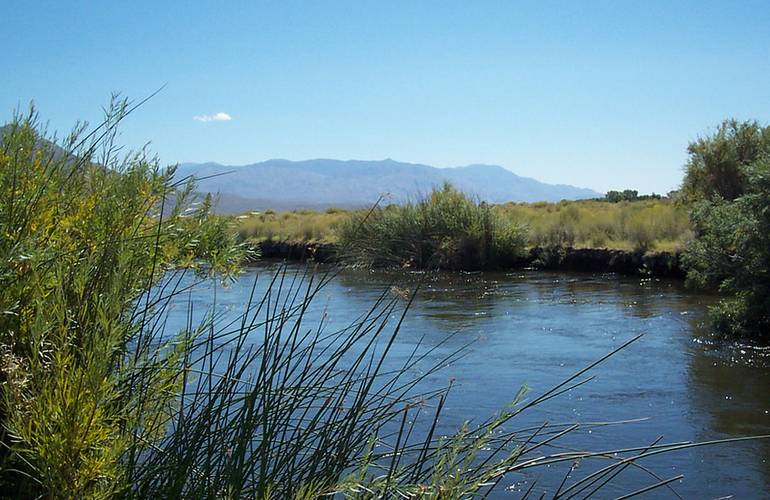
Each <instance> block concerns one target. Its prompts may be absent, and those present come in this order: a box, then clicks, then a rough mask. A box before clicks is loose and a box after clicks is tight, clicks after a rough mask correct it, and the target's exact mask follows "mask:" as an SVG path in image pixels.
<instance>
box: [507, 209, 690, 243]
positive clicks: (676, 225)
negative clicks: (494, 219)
mask: <svg viewBox="0 0 770 500" xmlns="http://www.w3.org/2000/svg"><path fill="white" fill-rule="evenodd" d="M497 209H498V210H499V212H500V213H501V214H502V216H503V217H507V218H512V219H514V220H517V221H524V222H525V223H526V224H527V225H528V227H529V230H530V236H529V243H530V245H532V246H545V247H550V246H576V247H583V248H614V249H620V250H642V251H644V250H652V249H657V250H667V251H679V250H682V249H683V248H684V245H685V244H686V242H687V240H688V239H689V238H690V235H691V231H690V225H689V221H688V218H687V212H686V210H685V209H684V208H682V207H680V206H678V205H677V204H676V203H675V202H674V201H673V200H670V199H662V200H645V201H634V202H628V201H623V202H619V203H608V202H606V201H576V202H561V203H533V204H526V203H508V204H504V205H500V206H498V207H497Z"/></svg>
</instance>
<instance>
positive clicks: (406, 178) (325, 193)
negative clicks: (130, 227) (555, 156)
mask: <svg viewBox="0 0 770 500" xmlns="http://www.w3.org/2000/svg"><path fill="white" fill-rule="evenodd" d="M187 176H194V177H195V178H196V179H197V185H198V187H197V190H198V191H199V192H201V193H212V194H218V195H219V201H218V204H217V211H218V212H220V213H239V212H244V211H248V210H263V209H267V208H272V209H276V210H290V209H301V208H309V209H322V208H328V207H339V208H357V207H366V206H370V205H372V204H373V203H375V202H376V201H377V200H378V198H380V196H384V198H383V203H385V204H387V203H401V202H403V201H405V200H408V199H414V198H417V197H419V196H420V195H421V194H425V193H427V192H430V190H431V189H432V188H433V187H436V186H440V185H441V184H442V183H444V182H445V181H448V182H451V183H452V184H453V185H454V186H456V187H457V188H458V189H460V190H462V191H463V192H465V193H467V194H469V195H471V196H474V197H476V198H478V199H480V200H483V201H487V202H489V203H505V202H509V201H526V202H534V201H560V200H576V199H584V198H596V197H601V196H602V195H601V194H600V193H597V192H596V191H593V190H591V189H585V188H578V187H575V186H569V185H565V184H546V183H543V182H539V181H537V180H535V179H531V178H528V177H521V176H518V175H516V174H514V173H513V172H511V171H510V170H507V169H505V168H503V167H500V166H497V165H468V166H464V167H454V168H436V167H431V166H429V165H420V164H415V163H403V162H398V161H394V160H391V159H386V160H380V161H363V160H347V161H343V160H328V159H316V160H304V161H290V160H280V159H275V160H267V161H264V162H260V163H253V164H250V165H243V166H227V165H221V164H219V163H183V164H181V165H179V167H178V169H177V171H176V174H175V178H176V179H181V178H184V177H187Z"/></svg>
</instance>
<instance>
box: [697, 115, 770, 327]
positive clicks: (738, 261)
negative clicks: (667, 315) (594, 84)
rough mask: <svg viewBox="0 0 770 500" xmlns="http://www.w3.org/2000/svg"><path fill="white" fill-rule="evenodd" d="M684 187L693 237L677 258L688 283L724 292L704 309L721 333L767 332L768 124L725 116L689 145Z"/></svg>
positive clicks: (769, 273) (769, 287)
mask: <svg viewBox="0 0 770 500" xmlns="http://www.w3.org/2000/svg"><path fill="white" fill-rule="evenodd" d="M684 186H685V188H686V190H687V191H688V193H689V195H690V198H689V200H690V218H691V220H692V225H693V232H694V238H693V239H692V241H691V243H690V244H689V247H688V249H687V252H686V253H685V256H684V263H685V265H686V266H687V269H688V275H687V276H688V282H689V283H690V284H691V285H695V286H700V287H707V288H712V289H718V290H720V291H722V292H725V293H727V294H728V295H729V296H728V297H727V298H725V299H723V300H722V302H721V303H720V304H719V305H718V306H716V307H714V308H712V310H711V313H712V319H713V325H714V328H715V330H716V331H717V332H719V333H722V334H726V335H732V336H735V335H738V336H743V337H754V338H758V337H763V338H765V339H766V338H767V335H768V332H770V127H765V128H762V127H759V126H758V125H757V124H756V123H754V122H748V123H736V122H733V121H730V122H725V123H724V124H723V125H722V126H721V127H720V128H719V129H718V131H717V132H716V134H714V136H712V137H710V138H704V139H700V140H699V141H697V142H696V143H694V144H692V145H691V146H690V162H689V165H688V173H687V177H686V178H685V182H684Z"/></svg>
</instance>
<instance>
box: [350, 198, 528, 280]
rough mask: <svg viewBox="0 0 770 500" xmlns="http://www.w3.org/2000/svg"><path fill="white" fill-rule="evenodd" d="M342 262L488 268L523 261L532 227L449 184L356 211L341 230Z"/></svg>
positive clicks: (421, 267)
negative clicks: (404, 199)
mask: <svg viewBox="0 0 770 500" xmlns="http://www.w3.org/2000/svg"><path fill="white" fill-rule="evenodd" d="M338 234H339V242H340V247H341V250H342V257H343V258H344V259H346V260H347V261H348V262H353V263H357V264H363V265H370V266H406V267H415V268H419V269H427V268H441V269H465V270H468V269H483V268H492V267H500V266H504V265H506V264H508V263H510V262H512V261H515V260H516V259H517V258H519V257H520V256H521V255H522V254H523V252H524V249H525V246H526V241H527V236H526V235H527V233H526V228H525V227H524V226H523V225H520V224H518V223H516V222H515V221H511V220H506V219H503V218H502V217H500V216H499V215H498V214H497V213H496V212H495V210H494V209H493V208H492V207H491V206H489V205H487V204H486V203H483V202H481V203H479V202H476V201H474V200H472V199H471V198H470V197H468V196H467V195H465V194H463V193H461V192H460V191H458V190H457V189H455V188H454V187H452V186H451V185H449V184H444V186H443V187H442V188H440V189H434V190H433V191H432V192H431V193H430V194H429V195H428V196H426V197H425V198H423V199H420V200H417V201H414V202H409V203H405V204H404V205H400V206H396V205H391V206H388V207H386V208H379V207H375V208H374V209H373V210H370V211H368V212H356V213H354V214H352V216H351V217H350V218H349V219H348V220H347V221H345V222H344V223H343V224H341V225H340V227H339V233H338Z"/></svg>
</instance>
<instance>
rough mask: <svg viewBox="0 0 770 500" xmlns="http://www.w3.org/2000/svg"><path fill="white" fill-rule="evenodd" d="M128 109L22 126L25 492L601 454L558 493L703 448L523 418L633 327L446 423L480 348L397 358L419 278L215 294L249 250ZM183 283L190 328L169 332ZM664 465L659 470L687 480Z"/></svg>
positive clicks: (424, 489)
mask: <svg viewBox="0 0 770 500" xmlns="http://www.w3.org/2000/svg"><path fill="white" fill-rule="evenodd" d="M131 110H132V108H131V107H129V105H128V103H127V102H126V101H121V100H116V101H115V102H114V104H113V106H112V108H110V111H109V113H108V115H107V118H106V120H105V121H104V123H102V124H100V125H99V126H97V127H96V128H95V129H94V131H92V132H90V133H87V134H83V130H82V129H80V130H79V131H78V133H76V134H73V135H72V136H71V137H70V138H68V139H66V140H65V141H64V143H63V148H62V149H58V148H54V147H52V146H51V145H50V144H48V143H47V142H45V141H43V140H42V139H43V138H44V136H42V135H41V134H40V133H39V132H38V130H39V128H40V127H39V123H38V122H37V120H36V115H35V114H34V113H30V114H28V115H26V116H17V117H16V119H15V120H14V122H13V123H12V124H11V126H10V128H7V129H5V130H4V132H3V141H2V145H1V146H0V147H1V149H0V162H1V165H0V167H2V168H0V189H2V195H3V196H2V199H1V202H0V210H1V211H0V231H2V239H1V240H0V245H1V246H0V251H2V255H3V260H2V264H1V266H2V267H1V268H0V285H1V286H0V311H2V314H0V343H1V344H2V350H1V351H0V362H1V364H0V370H1V372H0V373H1V374H2V413H1V414H0V416H1V417H2V424H3V425H2V429H3V431H2V436H0V437H1V439H2V451H1V452H0V482H1V483H2V484H1V485H2V488H3V491H4V492H5V494H7V495H9V496H10V497H13V498H115V497H118V498H212V499H213V498H297V499H307V498H317V497H320V496H335V495H336V496H339V497H349V498H375V497H376V498H395V497H399V498H403V497H405V496H406V497H407V498H409V497H412V498H414V497H423V498H467V497H469V496H474V495H478V496H481V495H485V494H487V493H489V491H491V489H492V488H494V487H495V486H496V485H498V484H499V482H500V480H501V478H502V477H503V476H504V475H505V474H509V473H513V472H525V471H527V470H530V469H533V468H536V467H543V466H545V465H553V464H562V463H563V464H570V463H574V461H575V460H598V461H601V462H604V463H605V464H606V465H605V466H603V467H601V468H596V469H593V472H587V473H585V474H584V475H583V476H581V477H580V478H578V477H576V476H574V475H573V476H571V478H569V479H568V478H567V477H566V476H565V480H564V481H563V482H562V484H561V486H559V487H558V489H557V490H555V491H551V492H550V495H552V496H554V497H559V496H566V495H568V494H569V495H573V494H578V493H580V494H585V495H586V496H588V495H591V494H594V493H596V491H598V490H600V489H601V488H602V487H604V486H605V485H606V484H607V482H608V481H621V482H622V478H623V476H622V475H621V473H622V472H623V471H624V470H626V469H627V468H628V467H636V468H639V469H640V470H643V471H645V470H646V469H644V467H642V466H641V465H640V464H639V463H638V462H639V460H640V459H642V458H645V457H647V456H652V455H655V454H659V453H663V452H668V451H674V450H678V449H683V448H686V447H689V446H694V445H693V444H692V443H674V444H671V445H661V444H659V443H658V442H657V441H656V442H654V443H652V444H650V445H648V446H640V447H634V448H628V449H624V450H599V451H595V452H590V451H567V452H565V451H564V450H563V449H560V448H554V446H555V445H556V444H557V443H558V442H559V441H560V440H561V439H563V438H564V437H565V436H567V435H569V434H570V433H573V432H576V431H578V430H581V429H586V428H592V427H601V426H604V425H609V424H611V423H609V422H608V423H593V424H580V423H574V424H549V423H547V422H546V423H543V424H542V425H540V426H537V427H534V428H532V427H529V428H523V429H515V425H514V424H515V422H516V420H515V419H516V417H517V416H519V415H521V414H522V413H523V412H525V411H526V412H531V411H533V410H535V409H537V407H538V406H539V405H540V404H541V403H543V402H546V401H548V400H549V399H551V398H554V397H558V396H560V395H562V394H564V393H565V392H568V391H569V390H571V389H573V388H575V387H579V386H581V385H582V384H584V383H585V382H587V381H588V380H590V377H587V376H586V373H587V372H588V370H590V369H591V368H593V367H594V366H595V365H596V364H598V363H600V362H603V361H604V360H605V359H606V358H607V357H609V356H610V355H612V354H615V353H616V352H618V351H620V350H621V349H623V348H625V347H626V346H628V345H629V344H630V343H632V342H634V341H635V340H636V338H634V339H631V340H629V341H628V342H626V343H625V344H623V345H622V346H621V347H619V348H618V349H617V350H616V351H614V352H613V353H610V354H609V355H607V356H605V357H603V358H602V359H600V360H597V362H596V363H593V364H592V365H590V366H588V367H586V369H584V370H581V371H579V372H578V373H576V374H575V375H573V376H572V377H570V378H568V379H567V380H565V381H564V382H563V383H561V384H559V385H557V386H556V387H554V388H552V389H551V390H549V391H546V392H545V393H543V394H541V395H539V396H536V397H528V395H527V394H526V391H524V390H522V391H519V392H518V393H517V394H512V397H511V399H512V402H511V405H510V406H509V407H507V408H504V409H501V411H500V412H499V413H498V414H496V415H492V416H490V418H489V419H488V420H486V421H484V422H478V423H470V422H468V423H465V424H464V425H462V426H461V427H460V428H459V429H457V431H456V432H454V433H450V434H449V435H445V436H439V435H438V433H437V429H438V428H439V421H440V419H441V417H442V415H443V412H444V408H445V402H446V401H447V398H448V397H450V394H449V392H450V391H449V389H450V388H448V387H447V388H442V389H438V390H428V391H426V390H423V389H422V387H423V386H422V382H423V381H425V380H426V378H427V377H429V376H430V375H432V374H435V373H436V371H437V370H440V369H442V368H443V367H445V366H446V365H447V364H449V363H451V362H453V361H454V360H456V359H458V357H460V356H462V355H463V352H464V351H463V349H459V350H457V351H454V352H452V353H451V354H449V355H448V356H444V357H440V358H439V360H438V361H431V360H432V359H434V357H433V356H431V355H432V354H433V353H435V352H436V349H437V348H438V347H437V346H434V347H429V346H426V345H422V344H418V345H416V346H415V349H414V351H413V352H412V353H411V355H409V356H408V357H407V358H406V359H405V360H404V361H403V362H402V363H400V364H396V365H395V366H394V365H393V364H391V363H389V362H388V360H389V359H390V355H391V350H392V347H393V345H394V342H395V339H396V338H397V336H398V334H399V330H400V327H401V325H402V322H403V321H404V319H405V317H406V315H407V313H408V311H409V307H410V305H411V300H414V297H415V295H416V294H414V293H412V294H409V295H408V297H409V298H407V299H406V300H404V299H403V298H401V297H398V296H396V297H394V296H391V295H390V294H389V292H387V291H384V292H383V293H382V295H381V296H380V297H379V299H377V300H376V301H375V302H374V303H373V304H372V306H371V308H370V309H368V310H366V311H362V312H361V315H360V316H359V317H358V318H357V319H356V320H355V321H352V322H351V323H350V324H349V325H347V326H345V327H342V328H332V327H329V326H328V325H327V324H326V323H325V320H324V319H323V318H322V319H320V320H319V319H314V320H312V321H311V320H309V319H308V318H309V317H310V316H311V315H310V314H309V312H310V311H311V308H312V307H314V304H316V303H317V301H318V295H319V293H320V292H321V291H322V290H323V288H324V286H326V284H327V283H328V282H329V280H331V279H333V278H334V274H333V272H322V271H319V270H318V269H316V268H312V267H308V268H306V270H305V271H304V272H297V273H292V272H288V270H287V269H286V268H283V269H280V270H279V271H278V272H276V273H274V274H272V275H270V276H267V277H266V279H268V280H269V284H268V286H267V287H265V291H264V293H261V294H258V293H257V292H256V291H257V287H256V282H255V283H254V286H253V288H252V292H251V295H250V297H249V299H248V301H247V303H245V304H243V311H242V312H241V313H240V314H238V315H236V316H235V317H231V316H225V315H223V314H220V313H218V312H216V311H217V310H218V309H217V304H218V302H217V293H218V290H220V288H221V287H222V286H226V285H227V283H228V279H231V278H232V279H234V278H235V276H236V275H237V270H238V266H239V264H240V262H241V261H242V259H243V258H244V248H243V247H242V246H240V245H238V244H237V243H236V236H235V231H236V230H235V228H234V227H233V226H232V225H231V220H230V219H222V218H218V217H216V216H213V215H211V213H210V208H211V206H210V200H205V201H204V202H203V203H201V204H200V205H198V206H192V205H191V204H192V203H193V200H194V196H193V195H192V193H193V188H192V184H191V183H186V184H184V185H180V184H174V183H172V181H171V177H172V174H173V171H170V172H169V171H164V170H162V169H160V168H159V167H158V163H157V160H155V159H153V158H151V157H148V156H147V155H146V154H143V153H140V154H129V155H122V156H121V155H119V154H118V153H119V149H118V148H116V147H115V145H114V142H113V141H114V138H115V136H116V130H117V129H116V127H117V125H118V124H119V122H120V121H121V120H122V119H123V118H124V117H125V116H127V115H128V114H129V113H130V112H131ZM99 152H101V153H100V154H97V153H99ZM450 194H451V193H450ZM452 196H454V195H452ZM460 201H462V200H460ZM463 203H464V202H463ZM476 209H478V207H477V208H476ZM470 210H474V209H470ZM484 210H486V209H484ZM485 213H488V212H485ZM471 215H472V217H475V216H476V215H474V214H471ZM472 220H476V219H473V218H472ZM482 220H483V219H482ZM260 279H265V277H262V278H260ZM204 282H205V283H210V284H211V287H212V288H211V293H212V297H211V303H212V307H211V308H210V309H209V310H208V311H207V314H206V316H205V319H204V320H203V321H200V322H199V321H196V320H195V319H194V318H196V317H197V312H196V310H195V301H193V300H192V298H191V293H192V290H193V289H194V287H196V286H199V285H201V284H202V283H204ZM185 297H187V300H186V311H187V324H186V327H185V328H183V329H182V330H181V331H171V330H170V328H168V327H167V325H168V324H169V314H170V311H171V310H172V308H173V307H174V305H175V304H179V303H183V304H184V303H185V301H184V298H185ZM423 424H424V425H423ZM650 474H651V476H650V477H651V479H650V486H649V488H658V487H670V484H669V483H670V482H671V481H674V480H677V479H678V478H679V476H675V477H673V478H660V477H657V476H655V475H654V474H652V473H651V472H650ZM534 491H535V490H534V489H532V490H529V491H528V492H527V493H526V494H525V497H526V496H529V495H530V494H532V492H534Z"/></svg>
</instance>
